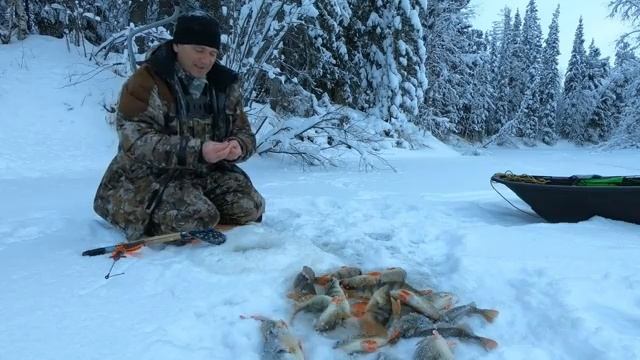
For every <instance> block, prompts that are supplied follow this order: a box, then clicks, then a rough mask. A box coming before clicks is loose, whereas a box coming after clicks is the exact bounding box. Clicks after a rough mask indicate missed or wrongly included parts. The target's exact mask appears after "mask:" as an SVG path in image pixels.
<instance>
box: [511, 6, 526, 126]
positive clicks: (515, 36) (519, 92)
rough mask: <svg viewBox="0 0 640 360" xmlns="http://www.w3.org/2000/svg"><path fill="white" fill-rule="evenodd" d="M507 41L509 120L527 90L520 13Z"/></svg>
mask: <svg viewBox="0 0 640 360" xmlns="http://www.w3.org/2000/svg"><path fill="white" fill-rule="evenodd" d="M509 40H510V42H511V58H510V63H508V64H507V66H508V71H509V90H510V96H509V99H508V103H509V112H508V118H507V119H508V120H511V119H513V118H514V117H515V116H516V114H517V113H518V111H519V110H520V105H521V103H522V99H523V98H524V95H525V92H526V90H527V83H528V79H527V75H526V74H527V67H526V66H527V63H526V59H525V47H524V44H523V39H522V21H521V19H520V13H519V12H518V11H517V10H516V14H515V16H514V18H513V28H512V30H511V37H510V38H509Z"/></svg>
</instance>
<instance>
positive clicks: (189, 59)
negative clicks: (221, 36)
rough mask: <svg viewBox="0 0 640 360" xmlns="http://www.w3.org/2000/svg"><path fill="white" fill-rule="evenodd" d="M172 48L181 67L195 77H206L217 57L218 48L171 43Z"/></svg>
mask: <svg viewBox="0 0 640 360" xmlns="http://www.w3.org/2000/svg"><path fill="white" fill-rule="evenodd" d="M173 50H174V51H175V52H176V54H178V62H179V63H180V65H181V66H182V68H183V69H184V70H185V71H186V72H188V73H189V74H191V75H192V76H194V77H197V78H204V77H206V76H207V73H208V72H209V70H211V67H213V64H214V63H215V62H216V58H217V57H218V50H216V49H215V48H212V47H208V46H203V45H187V44H173Z"/></svg>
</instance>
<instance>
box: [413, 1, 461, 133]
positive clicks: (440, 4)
mask: <svg viewBox="0 0 640 360" xmlns="http://www.w3.org/2000/svg"><path fill="white" fill-rule="evenodd" d="M468 4H469V0H433V1H429V2H428V3H427V13H426V16H425V18H424V21H425V24H426V26H425V31H426V39H427V40H426V45H427V49H426V51H427V58H426V70H427V78H428V80H429V87H428V89H427V93H426V106H427V111H428V112H427V114H425V116H424V118H423V126H424V127H425V128H427V129H433V128H434V127H435V126H438V125H439V124H441V123H444V122H442V120H441V119H447V122H446V123H445V124H447V126H449V128H451V129H453V130H454V131H455V129H458V123H459V121H460V118H461V110H460V105H461V96H462V90H463V89H464V88H465V87H466V86H467V84H465V80H466V79H468V73H469V67H468V66H467V64H466V63H465V59H464V51H465V49H466V48H467V47H468V46H467V44H466V42H465V40H466V35H465V34H466V33H468V31H469V29H470V27H471V26H470V25H469V20H468V17H469V13H468V12H467V11H465V8H466V6H467V5H468ZM440 133H441V134H443V135H446V132H440Z"/></svg>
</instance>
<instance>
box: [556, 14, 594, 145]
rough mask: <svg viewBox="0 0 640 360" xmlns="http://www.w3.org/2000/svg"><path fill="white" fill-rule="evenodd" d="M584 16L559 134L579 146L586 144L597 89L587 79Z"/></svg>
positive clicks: (567, 77)
mask: <svg viewBox="0 0 640 360" xmlns="http://www.w3.org/2000/svg"><path fill="white" fill-rule="evenodd" d="M587 75H588V74H587V58H586V50H585V48H584V26H583V23H582V17H581V18H580V21H579V23H578V27H577V29H576V33H575V38H574V41H573V49H572V51H571V58H570V60H569V66H568V68H567V73H566V75H565V83H564V97H563V101H562V110H561V119H560V123H559V132H560V134H561V135H562V136H564V137H566V138H567V139H569V140H571V141H573V142H576V143H578V144H581V143H584V142H585V141H586V139H585V128H586V122H587V120H588V119H589V117H590V116H591V113H592V111H593V109H594V108H595V97H594V95H593V88H592V86H591V84H590V82H589V79H588V77H587Z"/></svg>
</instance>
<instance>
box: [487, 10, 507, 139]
mask: <svg viewBox="0 0 640 360" xmlns="http://www.w3.org/2000/svg"><path fill="white" fill-rule="evenodd" d="M494 34H495V35H494V37H495V39H496V40H495V41H496V42H497V43H498V45H497V60H495V66H494V67H493V72H494V73H495V77H494V85H493V87H494V88H495V96H494V98H493V101H492V103H493V106H494V108H495V109H494V111H493V112H492V115H491V116H490V117H489V120H488V124H487V134H488V135H495V134H497V133H498V132H499V131H500V129H501V128H502V127H503V126H504V125H505V124H507V123H508V122H509V120H510V113H509V99H510V98H511V82H510V81H511V74H510V67H509V64H510V63H511V57H512V53H513V51H512V50H511V49H512V42H511V36H512V25H511V10H510V9H509V8H504V10H503V18H502V27H501V31H500V32H498V31H495V32H494Z"/></svg>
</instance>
